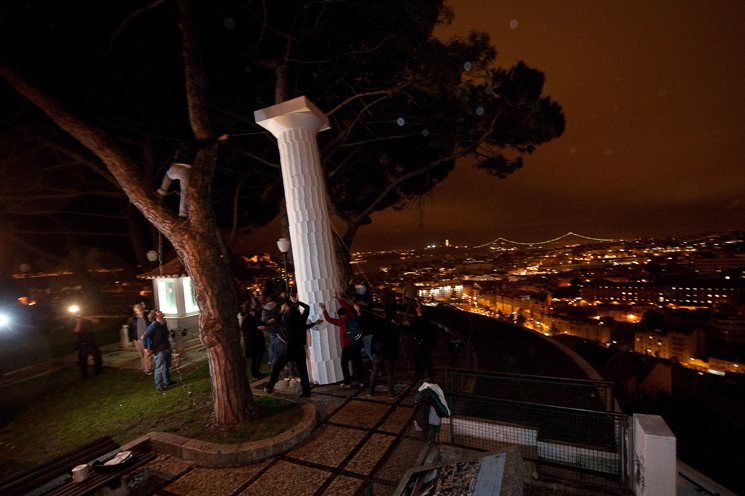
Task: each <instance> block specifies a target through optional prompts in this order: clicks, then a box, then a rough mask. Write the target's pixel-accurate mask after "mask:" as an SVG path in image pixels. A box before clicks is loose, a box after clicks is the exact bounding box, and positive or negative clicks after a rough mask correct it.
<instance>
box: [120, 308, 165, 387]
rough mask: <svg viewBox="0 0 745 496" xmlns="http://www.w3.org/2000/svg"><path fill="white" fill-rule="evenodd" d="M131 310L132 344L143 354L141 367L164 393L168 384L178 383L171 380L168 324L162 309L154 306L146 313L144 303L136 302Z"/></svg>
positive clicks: (130, 329) (129, 324) (129, 323)
mask: <svg viewBox="0 0 745 496" xmlns="http://www.w3.org/2000/svg"><path fill="white" fill-rule="evenodd" d="M132 310H134V315H133V316H132V317H131V318H130V319H129V322H128V335H129V345H130V346H133V347H134V348H135V349H137V352H138V353H139V354H140V360H141V361H142V371H143V372H144V373H146V374H148V375H153V376H154V378H155V389H156V390H157V391H158V392H159V393H164V392H165V388H166V387H168V386H173V385H175V382H173V381H172V380H171V370H170V369H171V353H172V350H171V340H170V333H169V331H168V324H166V321H165V319H164V318H163V312H161V311H160V310H151V311H150V313H148V314H147V316H145V308H144V307H143V305H142V304H141V303H137V304H135V305H134V306H133V307H132ZM153 362H155V367H154V373H153Z"/></svg>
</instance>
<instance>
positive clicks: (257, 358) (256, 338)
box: [241, 307, 266, 381]
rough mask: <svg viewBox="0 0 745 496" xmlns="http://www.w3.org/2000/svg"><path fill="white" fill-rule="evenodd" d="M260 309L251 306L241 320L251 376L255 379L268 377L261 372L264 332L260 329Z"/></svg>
mask: <svg viewBox="0 0 745 496" xmlns="http://www.w3.org/2000/svg"><path fill="white" fill-rule="evenodd" d="M260 314H261V312H260V310H259V309H258V308H255V307H250V308H249V310H248V312H247V313H246V314H245V315H244V316H243V320H242V322H241V333H242V334H243V343H244V344H245V346H246V358H250V359H251V378H252V379H253V380H254V381H258V380H259V379H263V378H264V377H266V376H265V375H264V374H262V373H261V372H259V367H260V366H261V361H262V360H263V359H264V350H265V347H266V345H265V343H264V333H263V332H262V331H261V330H260V329H259V319H260Z"/></svg>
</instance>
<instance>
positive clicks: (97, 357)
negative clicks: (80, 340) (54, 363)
mask: <svg viewBox="0 0 745 496" xmlns="http://www.w3.org/2000/svg"><path fill="white" fill-rule="evenodd" d="M90 355H93V371H94V372H95V373H96V374H100V373H101V372H103V361H102V359H101V351H100V350H99V349H98V347H97V346H82V347H81V348H80V349H79V350H78V364H79V365H80V376H81V377H82V378H83V379H85V378H86V377H88V356H90Z"/></svg>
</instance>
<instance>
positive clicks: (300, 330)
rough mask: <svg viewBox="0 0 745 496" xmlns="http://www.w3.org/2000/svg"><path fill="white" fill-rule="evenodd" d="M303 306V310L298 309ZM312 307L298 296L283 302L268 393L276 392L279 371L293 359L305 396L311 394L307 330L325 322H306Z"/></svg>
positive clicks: (266, 389) (267, 386)
mask: <svg viewBox="0 0 745 496" xmlns="http://www.w3.org/2000/svg"><path fill="white" fill-rule="evenodd" d="M298 307H300V308H302V309H303V310H302V312H301V311H300V310H298ZM309 313H310V307H309V306H308V305H306V304H305V303H303V302H302V301H298V300H297V298H295V299H290V300H287V301H285V302H284V303H282V310H281V314H280V316H279V327H278V332H277V340H276V341H275V343H274V344H275V349H274V361H272V373H271V376H270V377H269V383H268V384H267V385H266V387H265V388H264V391H266V392H267V393H270V394H271V393H272V392H274V385H275V384H276V383H277V380H278V379H279V373H280V372H281V371H282V369H283V368H284V366H285V365H287V363H288V362H290V361H293V362H295V365H296V366H297V368H298V375H299V376H300V386H301V387H302V388H303V396H305V397H306V398H307V397H309V396H310V379H309V378H308V364H307V362H306V357H305V345H306V343H307V340H308V338H307V332H306V331H307V330H308V329H310V328H311V327H313V326H314V325H316V324H318V323H320V322H323V321H322V320H320V319H319V320H318V321H316V322H311V323H309V324H308V323H306V322H307V320H308V314H309Z"/></svg>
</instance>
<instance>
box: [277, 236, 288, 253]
mask: <svg viewBox="0 0 745 496" xmlns="http://www.w3.org/2000/svg"><path fill="white" fill-rule="evenodd" d="M277 248H279V251H281V252H282V253H287V252H288V251H290V240H289V239H287V238H279V240H277Z"/></svg>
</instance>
